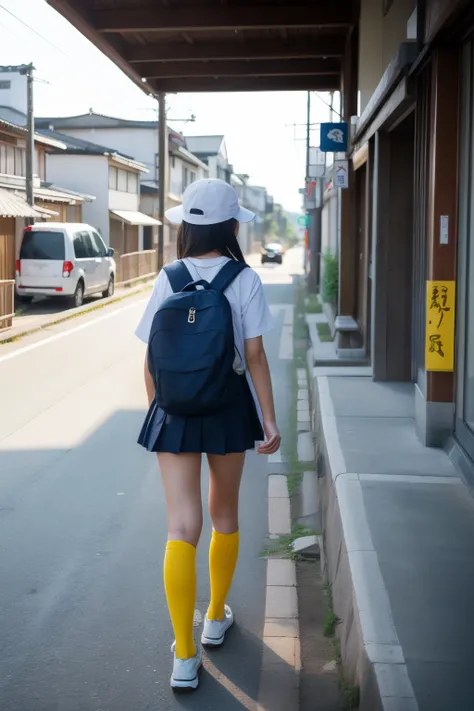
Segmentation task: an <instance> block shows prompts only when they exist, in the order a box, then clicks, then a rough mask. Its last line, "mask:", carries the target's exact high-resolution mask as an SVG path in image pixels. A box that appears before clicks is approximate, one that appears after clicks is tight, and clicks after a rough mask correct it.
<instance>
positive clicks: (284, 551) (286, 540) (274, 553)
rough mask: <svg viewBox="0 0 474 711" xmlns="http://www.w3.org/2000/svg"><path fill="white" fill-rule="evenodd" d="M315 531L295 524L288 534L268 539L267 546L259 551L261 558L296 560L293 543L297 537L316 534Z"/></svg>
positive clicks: (296, 555)
mask: <svg viewBox="0 0 474 711" xmlns="http://www.w3.org/2000/svg"><path fill="white" fill-rule="evenodd" d="M317 535H319V534H318V532H317V531H314V530H313V529H311V528H307V527H306V526H302V525H301V524H295V525H294V526H293V528H292V529H291V533H290V535H288V536H279V537H278V538H276V539H275V540H270V541H268V544H267V547H266V548H264V549H263V550H262V551H261V552H260V557H261V558H289V559H290V560H298V557H299V556H298V554H296V553H295V552H294V550H293V547H292V546H293V543H294V542H295V541H296V539H297V538H303V536H317Z"/></svg>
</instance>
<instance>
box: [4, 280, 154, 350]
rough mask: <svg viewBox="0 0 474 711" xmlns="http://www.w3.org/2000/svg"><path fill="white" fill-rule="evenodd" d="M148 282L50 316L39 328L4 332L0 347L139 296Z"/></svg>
mask: <svg viewBox="0 0 474 711" xmlns="http://www.w3.org/2000/svg"><path fill="white" fill-rule="evenodd" d="M150 281H151V280H149V281H147V282H146V283H144V284H143V285H142V286H140V287H126V288H127V290H129V293H127V294H121V295H120V296H117V297H112V298H110V299H107V300H100V301H98V302H97V303H96V302H94V303H93V304H86V305H85V306H80V307H79V308H78V309H68V310H67V311H65V312H64V313H63V314H62V315H60V316H57V314H52V318H51V320H50V321H46V322H45V323H43V324H41V325H40V326H33V327H31V328H27V329H25V330H24V331H21V332H20V333H17V334H14V335H7V334H8V333H9V331H5V336H4V337H0V346H4V345H8V344H9V343H15V342H16V341H19V340H20V339H21V338H25V336H31V335H33V334H34V333H40V332H41V331H44V330H46V329H47V328H52V327H53V326H58V325H59V324H61V323H65V322H66V321H72V319H75V318H79V317H80V316H85V315H86V314H88V313H93V312H94V311H99V310H102V309H106V308H107V307H108V306H112V305H113V304H118V303H120V302H121V301H125V300H126V299H130V298H131V297H132V296H135V295H137V294H141V293H142V292H144V291H148V290H149V288H150Z"/></svg>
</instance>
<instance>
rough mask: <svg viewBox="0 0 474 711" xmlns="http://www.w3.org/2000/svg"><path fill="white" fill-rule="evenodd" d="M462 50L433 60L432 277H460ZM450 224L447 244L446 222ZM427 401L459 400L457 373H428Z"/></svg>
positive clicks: (446, 52)
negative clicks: (459, 136) (459, 194)
mask: <svg viewBox="0 0 474 711" xmlns="http://www.w3.org/2000/svg"><path fill="white" fill-rule="evenodd" d="M458 76H459V51H458V49H456V48H453V49H451V48H442V49H438V50H437V51H436V53H435V55H434V57H433V91H432V116H433V121H432V144H431V156H432V160H431V180H430V191H429V200H428V275H427V276H428V279H429V280H440V281H451V280H455V279H456V247H457V231H458V224H457V205H458V123H459V111H458V107H459V82H458ZM442 218H443V224H444V225H445V224H446V220H447V222H448V235H447V243H442V242H445V239H444V238H443V239H442V235H441V220H442ZM426 400H427V402H444V403H451V402H453V400H454V373H443V372H429V373H428V374H427V393H426Z"/></svg>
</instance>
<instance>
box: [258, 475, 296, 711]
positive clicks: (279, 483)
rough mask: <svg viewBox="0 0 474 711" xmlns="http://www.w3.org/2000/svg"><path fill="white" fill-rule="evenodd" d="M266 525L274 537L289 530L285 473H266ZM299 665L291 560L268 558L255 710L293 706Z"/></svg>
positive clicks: (282, 709)
mask: <svg viewBox="0 0 474 711" xmlns="http://www.w3.org/2000/svg"><path fill="white" fill-rule="evenodd" d="M268 528H269V533H270V535H271V536H274V537H276V536H277V535H287V534H289V533H290V532H291V518H290V496H289V493H288V486H287V477H286V476H284V475H282V474H270V476H269V477H268ZM300 669H301V650H300V639H299V622H298V597H297V593H296V567H295V563H294V561H292V560H289V559H287V558H269V559H268V560H267V587H266V598H265V623H264V628H263V659H262V670H261V676H260V685H259V690H258V701H257V711H289V709H297V708H298V706H299V673H300Z"/></svg>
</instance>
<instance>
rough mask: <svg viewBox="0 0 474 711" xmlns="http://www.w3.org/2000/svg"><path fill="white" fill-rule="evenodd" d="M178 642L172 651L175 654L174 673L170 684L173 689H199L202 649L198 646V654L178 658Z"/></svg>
mask: <svg viewBox="0 0 474 711" xmlns="http://www.w3.org/2000/svg"><path fill="white" fill-rule="evenodd" d="M175 650H176V642H174V643H173V646H172V647H171V651H172V652H173V654H174V663H173V673H172V674H171V679H170V685H171V688H172V689H197V688H198V686H199V676H198V672H199V669H200V667H201V665H202V658H201V649H198V648H197V647H196V656H195V657H191V658H190V659H178V658H177V656H176V651H175Z"/></svg>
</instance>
